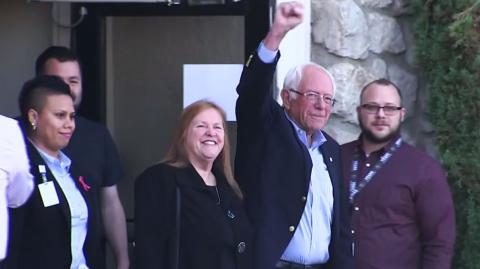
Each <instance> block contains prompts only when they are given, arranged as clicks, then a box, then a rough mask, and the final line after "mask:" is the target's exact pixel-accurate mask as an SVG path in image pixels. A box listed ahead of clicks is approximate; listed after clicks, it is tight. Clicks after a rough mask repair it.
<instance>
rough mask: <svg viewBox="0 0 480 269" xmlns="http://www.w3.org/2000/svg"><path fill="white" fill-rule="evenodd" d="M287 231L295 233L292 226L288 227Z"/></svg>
mask: <svg viewBox="0 0 480 269" xmlns="http://www.w3.org/2000/svg"><path fill="white" fill-rule="evenodd" d="M288 231H289V232H291V233H293V231H295V226H293V225H292V226H290V227H288Z"/></svg>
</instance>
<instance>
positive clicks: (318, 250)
mask: <svg viewBox="0 0 480 269" xmlns="http://www.w3.org/2000/svg"><path fill="white" fill-rule="evenodd" d="M285 114H286V113H285ZM286 116H287V118H288V119H289V120H290V122H291V123H292V125H293V126H294V128H295V131H296V132H297V136H298V138H299V139H300V140H301V141H302V143H303V144H304V145H305V147H306V148H307V150H308V153H309V155H310V158H311V159H312V165H313V166H312V172H311V177H310V185H309V188H308V194H307V201H306V204H305V209H304V210H303V213H302V217H301V218H300V222H299V224H298V226H297V228H296V230H295V233H294V234H293V237H292V239H291V240H290V243H289V244H288V246H287V248H286V249H285V251H284V252H283V255H282V257H281V259H282V260H284V261H290V262H295V263H299V264H305V265H310V264H322V263H326V262H327V261H328V259H329V253H328V246H329V245H330V238H331V224H332V212H333V186H332V181H331V179H330V174H329V173H328V169H327V165H326V164H325V162H324V160H323V155H322V152H321V151H320V146H321V145H322V144H323V143H325V142H326V141H327V140H326V138H325V136H324V135H323V134H322V132H320V131H318V132H316V133H314V135H313V137H312V145H310V146H309V145H308V142H307V141H308V140H307V134H306V132H305V131H304V130H302V129H300V128H299V127H298V125H297V124H296V123H295V122H294V121H293V120H292V119H291V118H290V117H288V115H287V114H286Z"/></svg>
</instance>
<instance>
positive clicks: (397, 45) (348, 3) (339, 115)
mask: <svg viewBox="0 0 480 269" xmlns="http://www.w3.org/2000/svg"><path fill="white" fill-rule="evenodd" d="M409 3H410V2H409V0H312V61H313V62H316V63H319V64H321V65H323V66H325V67H327V69H328V70H329V71H331V72H332V74H333V76H334V77H335V82H336V84H337V92H336V96H335V98H336V99H337V103H336V104H335V107H334V109H333V113H332V116H331V119H330V122H329V124H328V126H327V128H326V131H327V132H328V133H330V134H331V135H333V136H334V137H336V138H337V139H338V141H339V142H340V143H345V142H348V141H351V140H353V139H356V138H357V137H358V134H359V132H360V130H359V127H358V121H357V115H356V110H355V109H356V107H357V106H358V104H359V96H360V90H361V89H362V87H363V86H364V85H365V84H366V83H368V82H370V81H372V80H374V79H378V78H387V79H389V80H391V81H393V82H394V83H395V84H397V85H398V86H399V87H400V89H401V91H402V95H403V105H404V107H405V108H406V109H407V117H406V119H405V121H404V124H403V126H402V134H403V136H404V138H405V139H406V140H407V141H408V142H410V143H413V144H416V145H417V146H419V147H420V148H424V149H426V150H427V151H429V152H430V153H432V154H433V152H434V151H433V146H432V141H431V133H432V127H431V125H430V124H429V123H428V121H427V117H426V114H425V106H426V101H425V96H428V94H426V93H425V92H424V91H425V90H424V89H423V88H424V87H422V86H423V85H422V83H421V76H420V70H418V68H417V67H416V66H415V62H414V53H415V52H414V46H415V40H414V36H413V32H412V31H413V15H412V12H411V6H410V5H409Z"/></svg>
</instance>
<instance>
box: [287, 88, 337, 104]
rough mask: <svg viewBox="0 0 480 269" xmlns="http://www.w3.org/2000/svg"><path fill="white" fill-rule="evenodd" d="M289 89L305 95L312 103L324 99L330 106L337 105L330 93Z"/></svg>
mask: <svg viewBox="0 0 480 269" xmlns="http://www.w3.org/2000/svg"><path fill="white" fill-rule="evenodd" d="M289 91H291V92H293V93H296V94H298V95H301V96H304V97H305V98H307V101H309V102H310V103H312V104H316V103H318V102H320V101H322V100H323V102H324V103H325V104H327V105H329V106H332V107H333V105H335V101H336V100H335V99H333V96H332V95H330V94H320V93H318V92H313V91H307V92H299V91H296V90H293V89H290V90H289Z"/></svg>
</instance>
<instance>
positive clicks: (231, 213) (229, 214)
mask: <svg viewBox="0 0 480 269" xmlns="http://www.w3.org/2000/svg"><path fill="white" fill-rule="evenodd" d="M227 216H228V217H229V218H230V219H234V218H235V214H233V212H232V211H230V210H228V211H227Z"/></svg>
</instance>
